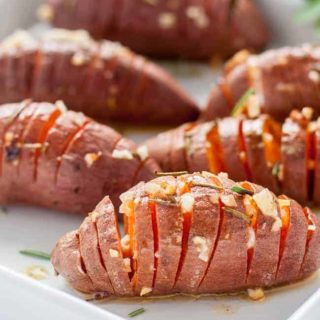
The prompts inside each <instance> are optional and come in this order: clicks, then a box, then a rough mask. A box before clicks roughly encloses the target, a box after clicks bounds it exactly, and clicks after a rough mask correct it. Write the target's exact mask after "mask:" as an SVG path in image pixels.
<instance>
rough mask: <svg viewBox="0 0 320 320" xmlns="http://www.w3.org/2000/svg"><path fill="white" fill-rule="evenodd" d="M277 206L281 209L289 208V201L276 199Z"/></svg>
mask: <svg viewBox="0 0 320 320" xmlns="http://www.w3.org/2000/svg"><path fill="white" fill-rule="evenodd" d="M278 202H279V205H280V206H281V207H290V203H291V201H290V199H278Z"/></svg>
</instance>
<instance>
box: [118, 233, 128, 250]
mask: <svg viewBox="0 0 320 320" xmlns="http://www.w3.org/2000/svg"><path fill="white" fill-rule="evenodd" d="M120 245H121V248H122V251H128V250H129V249H130V236H129V235H128V234H126V235H125V236H124V237H123V238H122V239H121V240H120Z"/></svg>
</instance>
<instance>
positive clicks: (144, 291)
mask: <svg viewBox="0 0 320 320" xmlns="http://www.w3.org/2000/svg"><path fill="white" fill-rule="evenodd" d="M150 292H152V288H149V287H142V289H141V291H140V297H142V296H145V295H146V294H148V293H150Z"/></svg>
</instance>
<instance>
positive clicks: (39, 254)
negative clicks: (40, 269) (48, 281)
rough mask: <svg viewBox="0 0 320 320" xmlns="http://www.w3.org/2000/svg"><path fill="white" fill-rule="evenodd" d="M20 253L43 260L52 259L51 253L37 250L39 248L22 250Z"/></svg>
mask: <svg viewBox="0 0 320 320" xmlns="http://www.w3.org/2000/svg"><path fill="white" fill-rule="evenodd" d="M19 253H20V254H23V255H25V256H29V257H33V258H38V259H43V260H50V259H51V255H50V254H49V253H46V252H42V251H37V250H20V251H19Z"/></svg>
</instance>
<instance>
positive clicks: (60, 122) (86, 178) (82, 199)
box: [0, 100, 158, 213]
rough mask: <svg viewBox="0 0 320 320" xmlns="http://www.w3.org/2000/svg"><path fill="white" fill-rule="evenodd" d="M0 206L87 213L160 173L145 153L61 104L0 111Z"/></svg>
mask: <svg viewBox="0 0 320 320" xmlns="http://www.w3.org/2000/svg"><path fill="white" fill-rule="evenodd" d="M0 137H1V138H0V189H1V192H0V203H2V204H4V203H27V204H32V205H40V206H44V207H47V208H52V209H57V210H62V211H67V212H76V213H85V212H88V210H89V211H90V210H92V209H93V208H94V206H95V204H96V203H97V201H99V200H98V199H101V198H102V197H103V196H104V195H105V194H110V197H111V198H112V199H113V200H114V203H115V205H117V204H118V197H119V195H120V194H121V193H122V192H123V191H125V190H126V189H128V188H130V187H131V186H133V185H135V184H136V183H137V182H139V181H143V180H145V181H148V180H149V179H151V178H152V177H153V176H154V171H155V170H157V169H158V166H157V164H156V163H155V162H154V161H153V160H151V159H149V158H148V155H147V153H146V150H145V149H143V148H140V149H139V148H138V149H137V148H136V146H135V144H134V143H132V142H130V141H129V140H127V139H125V138H123V137H122V136H121V135H120V134H119V133H117V132H116V131H114V130H113V129H111V128H109V127H107V126H105V125H102V124H98V123H96V122H94V121H93V120H92V119H90V118H87V117H86V116H84V115H83V114H82V113H76V112H73V111H67V109H66V108H65V106H64V104H63V103H62V102H57V103H56V104H50V103H33V102H31V101H29V100H26V101H24V102H22V103H20V104H18V103H17V104H7V105H2V106H0Z"/></svg>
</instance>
